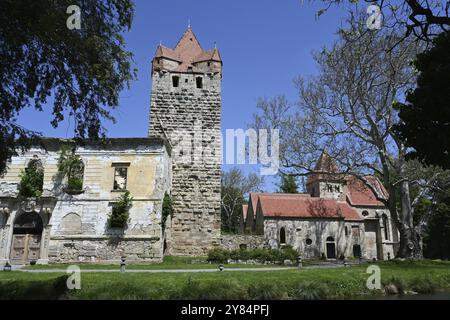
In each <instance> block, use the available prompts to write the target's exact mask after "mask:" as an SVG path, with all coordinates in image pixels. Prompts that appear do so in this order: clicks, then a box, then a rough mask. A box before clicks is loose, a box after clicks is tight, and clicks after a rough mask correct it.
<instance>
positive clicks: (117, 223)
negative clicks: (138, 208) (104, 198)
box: [109, 191, 133, 228]
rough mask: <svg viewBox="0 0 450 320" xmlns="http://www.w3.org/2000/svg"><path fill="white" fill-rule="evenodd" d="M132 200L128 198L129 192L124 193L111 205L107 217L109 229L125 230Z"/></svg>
mask: <svg viewBox="0 0 450 320" xmlns="http://www.w3.org/2000/svg"><path fill="white" fill-rule="evenodd" d="M132 201H133V198H131V197H130V192H129V191H126V192H125V193H124V194H123V195H122V196H121V197H120V198H119V201H118V202H116V203H114V204H113V207H112V212H111V215H110V217H109V226H110V227H111V228H125V226H126V224H127V222H128V219H129V216H130V214H129V210H130V207H131V204H132Z"/></svg>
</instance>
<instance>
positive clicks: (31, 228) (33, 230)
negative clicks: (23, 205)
mask: <svg viewBox="0 0 450 320" xmlns="http://www.w3.org/2000/svg"><path fill="white" fill-rule="evenodd" d="M43 230H44V223H43V221H42V218H41V216H40V215H39V214H38V213H37V212H36V211H32V212H24V213H22V214H20V215H19V216H17V217H16V219H15V220H14V225H13V236H12V243H11V255H10V259H11V263H12V264H27V263H30V262H32V261H34V262H36V261H37V260H38V259H39V258H40V251H41V239H42V232H43Z"/></svg>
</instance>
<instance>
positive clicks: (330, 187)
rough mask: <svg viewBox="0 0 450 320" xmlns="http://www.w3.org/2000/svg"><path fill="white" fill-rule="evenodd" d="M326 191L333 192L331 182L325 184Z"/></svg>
mask: <svg viewBox="0 0 450 320" xmlns="http://www.w3.org/2000/svg"><path fill="white" fill-rule="evenodd" d="M327 188H328V192H333V186H332V185H331V184H329V185H327Z"/></svg>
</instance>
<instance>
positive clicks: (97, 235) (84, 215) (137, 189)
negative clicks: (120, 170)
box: [0, 138, 171, 263]
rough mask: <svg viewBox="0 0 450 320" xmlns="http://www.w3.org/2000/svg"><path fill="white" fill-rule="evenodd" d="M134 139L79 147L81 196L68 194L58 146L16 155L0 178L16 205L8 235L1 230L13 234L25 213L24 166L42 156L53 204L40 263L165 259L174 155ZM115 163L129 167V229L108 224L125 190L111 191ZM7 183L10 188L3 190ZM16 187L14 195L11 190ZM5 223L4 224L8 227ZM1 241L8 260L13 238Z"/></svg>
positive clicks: (0, 193) (149, 141)
mask: <svg viewBox="0 0 450 320" xmlns="http://www.w3.org/2000/svg"><path fill="white" fill-rule="evenodd" d="M136 140H138V139H136ZM136 140H130V139H124V140H123V142H122V143H123V144H121V145H117V144H116V145H115V146H110V147H109V149H108V148H106V147H105V148H106V149H103V147H90V146H86V147H80V148H78V149H77V152H76V153H77V154H78V155H80V157H81V159H82V161H83V163H84V179H83V192H81V193H78V194H71V193H67V192H66V191H65V182H64V181H61V179H60V178H58V174H57V173H58V172H57V162H58V158H59V154H58V151H57V150H49V151H47V152H44V151H42V150H40V149H32V150H30V151H29V152H27V153H26V154H24V155H22V156H18V157H14V158H13V159H12V163H11V168H12V170H9V171H8V173H7V175H6V176H5V177H4V178H2V179H0V186H2V187H1V189H0V197H1V196H8V197H9V198H8V199H10V200H9V202H11V203H16V205H14V206H10V208H11V214H10V215H9V217H8V222H7V225H8V226H9V229H8V230H9V231H8V234H7V235H4V233H2V238H3V239H4V238H6V239H11V238H12V231H13V228H12V226H13V224H14V220H15V219H16V217H18V216H19V215H20V214H22V210H21V205H20V203H21V202H22V201H23V200H24V199H20V198H19V197H17V183H18V182H19V181H20V177H19V173H20V170H21V169H23V168H25V167H26V164H27V163H28V161H29V160H30V159H32V158H33V157H35V156H38V157H39V159H40V160H41V161H42V164H43V166H44V191H43V197H46V198H49V199H54V200H52V201H54V202H55V204H54V207H52V211H51V212H49V213H48V216H49V221H47V222H46V223H45V231H44V233H43V236H42V243H41V247H42V250H41V257H40V261H39V263H47V262H113V261H116V262H117V261H119V260H120V257H121V256H126V258H127V261H135V262H159V261H161V260H162V257H163V242H164V241H163V240H164V239H163V233H162V228H161V217H162V201H163V197H164V193H165V192H166V191H170V184H171V163H170V155H169V153H168V150H167V149H166V147H165V145H164V144H163V143H162V142H161V140H160V139H157V140H158V141H153V140H152V139H147V138H145V139H143V143H142V144H140V143H139V142H136ZM117 163H120V164H126V165H127V168H128V174H127V186H126V189H127V190H128V191H130V196H131V197H132V198H133V202H132V207H131V208H130V211H129V214H130V216H129V221H128V224H127V227H126V228H110V227H109V224H108V217H109V215H110V213H111V211H112V204H113V203H114V202H115V201H116V200H117V199H118V197H120V196H121V195H122V194H123V193H124V191H117V190H113V186H114V170H115V167H114V165H115V164H117ZM5 185H8V186H10V188H3V186H5ZM12 186H15V193H11V190H14V188H12ZM0 220H1V219H0ZM4 225H5V223H3V222H2V223H1V224H0V228H2V229H4V228H3V227H2V226H4ZM0 231H2V230H0ZM0 244H1V246H2V247H1V248H0V256H1V255H2V252H3V256H4V258H8V257H9V252H10V240H9V241H3V240H2V241H1V242H0ZM0 259H1V257H0Z"/></svg>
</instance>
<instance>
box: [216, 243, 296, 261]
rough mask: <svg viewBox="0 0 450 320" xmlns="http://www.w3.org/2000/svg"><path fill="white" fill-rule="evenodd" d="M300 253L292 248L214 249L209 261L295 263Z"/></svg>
mask: <svg viewBox="0 0 450 320" xmlns="http://www.w3.org/2000/svg"><path fill="white" fill-rule="evenodd" d="M298 256H299V253H298V252H297V251H295V250H294V249H293V248H292V247H291V246H286V247H284V248H283V249H280V250H278V249H237V250H226V249H220V248H219V249H212V250H210V251H208V261H210V262H217V263H227V261H228V259H232V260H243V261H245V260H255V261H258V262H260V263H264V262H283V261H284V260H291V261H293V262H295V261H296V259H297V258H298Z"/></svg>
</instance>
